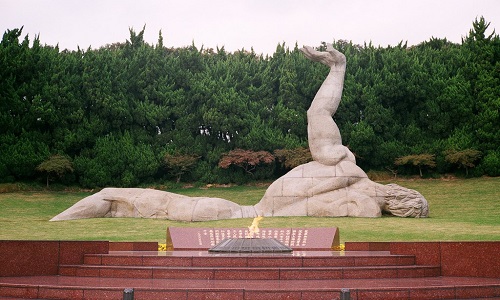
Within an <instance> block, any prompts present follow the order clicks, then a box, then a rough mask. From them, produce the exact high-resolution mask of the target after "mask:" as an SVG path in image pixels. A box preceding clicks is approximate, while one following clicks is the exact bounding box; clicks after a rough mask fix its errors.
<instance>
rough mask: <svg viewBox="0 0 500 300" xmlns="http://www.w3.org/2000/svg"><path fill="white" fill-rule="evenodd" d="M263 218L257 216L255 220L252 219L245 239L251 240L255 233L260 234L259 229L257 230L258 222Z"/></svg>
mask: <svg viewBox="0 0 500 300" xmlns="http://www.w3.org/2000/svg"><path fill="white" fill-rule="evenodd" d="M262 219H263V218H262V217H261V216H257V218H254V219H253V222H252V225H250V226H248V234H247V238H249V239H251V238H253V236H254V235H255V234H257V233H259V232H260V229H259V222H260V220H262Z"/></svg>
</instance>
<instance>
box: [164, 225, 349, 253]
mask: <svg viewBox="0 0 500 300" xmlns="http://www.w3.org/2000/svg"><path fill="white" fill-rule="evenodd" d="M249 233H250V232H249V229H248V228H246V227H242V228H190V227H168V228H167V239H166V244H167V250H208V249H210V248H212V247H214V246H216V245H217V244H219V243H220V242H222V241H223V240H224V239H228V238H240V239H241V238H246V237H248V236H249ZM253 238H261V239H276V240H277V241H279V242H280V243H282V244H283V245H285V246H287V247H290V248H292V249H293V250H303V251H304V250H335V249H337V247H339V246H340V238H339V229H338V228H336V227H317V228H260V231H259V232H257V233H254V235H253Z"/></svg>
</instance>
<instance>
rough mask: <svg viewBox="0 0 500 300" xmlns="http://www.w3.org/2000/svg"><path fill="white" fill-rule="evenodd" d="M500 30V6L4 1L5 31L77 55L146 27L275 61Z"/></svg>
mask: <svg viewBox="0 0 500 300" xmlns="http://www.w3.org/2000/svg"><path fill="white" fill-rule="evenodd" d="M480 16H483V17H484V18H485V19H486V21H488V22H490V23H491V25H490V32H491V31H492V30H493V29H497V30H496V32H497V33H499V31H500V0H366V1H365V0H343V1H340V0H300V1H299V0H286V1H285V0H199V1H198V0H196V1H195V0H140V1H139V0H78V1H77V0H0V30H1V31H2V34H3V33H4V32H5V31H6V30H7V29H14V28H20V27H21V26H24V29H23V35H22V37H24V36H25V35H26V34H29V37H30V40H31V41H32V40H33V38H34V36H35V35H38V34H39V35H40V40H41V43H42V44H48V45H54V46H55V45H56V44H59V48H60V49H61V50H63V49H70V50H75V49H77V46H80V48H83V49H87V48H88V47H89V46H91V47H92V48H94V49H95V48H99V47H101V46H104V45H106V44H112V43H116V42H125V41H126V40H127V39H129V37H130V34H129V28H133V29H134V30H135V31H136V32H139V31H140V30H142V28H143V26H144V25H146V30H145V35H144V36H145V40H146V42H148V43H150V44H156V42H157V41H158V33H159V31H160V30H161V31H162V35H163V38H164V45H165V46H166V47H184V46H189V45H191V44H192V43H193V42H194V44H195V45H196V46H197V47H198V48H200V47H201V46H202V45H203V46H204V47H205V48H215V47H217V46H218V47H222V46H224V47H225V49H226V51H230V52H233V51H236V50H240V49H243V48H244V49H246V50H250V48H251V47H253V49H254V50H255V52H256V53H263V54H273V53H274V50H275V49H276V46H277V44H278V43H282V42H285V43H286V45H288V46H290V47H291V48H293V47H294V45H295V43H298V45H299V46H302V45H311V46H318V45H319V44H320V43H321V42H322V41H325V42H331V41H333V40H339V39H343V40H350V41H352V42H353V43H356V44H363V43H364V42H367V43H368V42H370V41H371V42H372V43H373V44H374V45H375V46H378V45H380V46H382V47H386V46H387V45H397V44H398V43H399V42H400V41H403V42H405V41H407V42H408V44H409V45H415V44H418V43H420V42H423V41H426V40H429V39H430V38H431V37H437V38H447V39H448V40H450V41H452V42H456V43H460V42H461V38H462V37H464V36H465V35H466V34H467V33H468V32H469V30H470V29H471V28H472V22H473V21H474V20H475V19H476V17H480Z"/></svg>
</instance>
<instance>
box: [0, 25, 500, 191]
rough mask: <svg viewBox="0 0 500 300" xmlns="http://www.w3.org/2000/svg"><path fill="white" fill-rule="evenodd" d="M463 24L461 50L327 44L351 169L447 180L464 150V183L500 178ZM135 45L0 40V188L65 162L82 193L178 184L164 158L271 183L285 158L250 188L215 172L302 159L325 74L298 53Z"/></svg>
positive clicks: (475, 36)
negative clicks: (261, 155)
mask: <svg viewBox="0 0 500 300" xmlns="http://www.w3.org/2000/svg"><path fill="white" fill-rule="evenodd" d="M472 25H473V27H472V29H471V30H470V32H469V33H468V34H467V35H466V36H465V37H464V38H463V41H462V43H461V44H454V43H451V42H449V41H447V40H446V39H437V38H432V39H430V40H429V41H425V42H422V43H421V44H419V45H417V46H413V47H408V46H407V45H405V44H403V43H401V44H400V45H398V46H396V47H388V48H381V47H373V46H372V45H371V44H368V45H363V46H360V45H354V44H352V43H349V42H345V41H336V42H334V46H335V47H336V48H338V49H339V50H341V51H342V52H344V53H345V55H346V57H347V73H346V79H345V89H344V94H343V100H342V102H341V104H340V107H339V110H338V112H337V114H336V115H335V120H336V122H337V124H338V126H339V128H340V131H341V133H342V137H343V140H344V144H345V145H347V146H348V147H349V148H350V149H351V150H352V151H353V152H354V153H355V154H356V156H357V159H358V164H359V165H360V166H361V167H362V168H364V169H365V170H368V169H373V170H376V169H384V168H388V169H389V168H396V167H395V165H394V162H395V160H396V159H397V158H398V157H403V156H408V155H420V154H430V155H434V156H435V159H436V168H434V169H433V172H437V173H446V172H455V171H457V170H458V169H459V168H460V167H464V166H469V165H464V164H462V163H456V162H455V163H454V162H449V161H447V160H446V159H445V156H446V154H445V153H450V151H455V152H459V151H465V150H471V149H472V150H475V151H479V153H481V157H480V158H478V161H476V162H475V167H474V168H473V169H471V170H468V171H469V172H470V173H472V174H473V175H476V176H477V175H482V174H486V175H492V176H498V175H500V115H499V109H500V39H499V36H498V35H497V34H495V32H494V31H493V33H491V34H488V33H487V32H489V31H491V30H490V29H488V26H489V23H488V22H486V21H485V20H484V19H483V18H480V19H477V20H475V21H474V22H473V24H472ZM143 34H144V29H143V30H142V31H140V32H139V33H136V32H135V31H134V30H132V29H131V30H130V40H127V41H126V42H124V43H117V44H112V45H107V46H105V47H102V48H100V49H90V48H89V49H87V50H82V49H78V51H68V50H64V51H60V50H59V48H58V47H57V46H56V47H52V46H47V45H41V43H40V39H39V37H38V36H37V37H35V38H34V40H33V41H30V40H29V37H28V36H26V37H24V39H22V38H21V35H22V28H21V29H13V30H7V31H6V32H5V33H4V35H3V38H2V41H1V43H0V128H1V131H0V153H1V155H0V181H3V182H9V181H18V180H32V179H35V178H38V176H40V173H39V172H37V171H36V168H37V166H39V165H40V164H41V163H42V162H44V161H46V160H48V159H50V157H52V156H53V155H62V156H64V157H68V158H69V159H70V160H71V161H72V162H73V167H74V172H73V173H68V174H66V175H65V176H63V177H66V178H65V179H64V180H65V182H67V183H72V182H77V183H79V184H81V185H82V186H85V187H95V186H108V185H114V186H136V185H141V184H148V183H155V182H162V181H166V180H176V179H180V173H179V172H177V171H176V172H172V170H173V169H172V168H174V167H173V166H174V164H172V163H170V169H169V167H168V166H167V167H166V166H165V163H166V161H165V159H166V155H169V154H170V155H190V156H191V157H196V160H195V161H193V164H194V165H191V164H189V168H185V169H182V172H181V173H182V179H183V180H189V181H200V182H220V183H224V182H231V181H233V182H241V181H244V180H248V178H256V179H272V178H275V177H276V176H278V175H280V174H282V172H284V170H286V167H285V164H284V162H283V160H282V159H277V160H275V162H274V163H273V164H272V167H271V166H270V165H266V164H264V165H263V166H260V168H256V170H255V172H253V175H254V176H253V177H249V176H246V174H245V172H240V173H238V171H235V169H234V168H227V169H224V168H221V167H219V161H220V159H221V158H222V157H223V155H224V154H226V153H229V151H231V150H234V149H245V150H251V151H267V152H269V153H275V151H276V150H280V149H285V150H293V149H297V148H301V149H303V148H304V147H307V126H306V123H307V120H306V110H307V108H308V107H309V104H310V103H311V101H312V99H313V98H314V95H315V93H316V91H317V90H318V88H319V86H320V85H321V83H322V82H323V80H324V78H325V76H326V74H327V73H328V69H327V68H326V67H325V66H322V65H320V64H317V63H311V62H310V61H308V60H307V59H306V58H305V57H303V55H302V54H301V53H300V51H299V49H298V47H297V45H295V47H294V48H293V49H292V50H290V48H288V47H287V46H285V44H279V45H277V48H276V51H275V53H274V54H273V55H272V56H265V57H264V56H262V55H257V54H256V53H254V51H253V50H252V51H245V50H241V51H237V52H234V53H228V52H226V51H225V50H224V48H220V49H203V48H202V49H197V48H196V47H195V46H194V45H192V46H190V47H185V48H167V47H165V46H164V45H163V37H162V35H161V32H160V34H159V38H158V42H157V44H156V45H150V44H148V43H145V42H144V39H143ZM324 46H325V45H324V44H322V45H321V46H320V48H324ZM170 161H171V160H170ZM398 168H403V169H402V170H401V172H415V170H414V168H410V167H408V169H407V170H405V169H404V168H405V166H400V167H398ZM169 170H170V171H169ZM462 171H463V170H462ZM238 176H239V177H238ZM243 178H245V179H243Z"/></svg>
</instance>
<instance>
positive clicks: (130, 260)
mask: <svg viewBox="0 0 500 300" xmlns="http://www.w3.org/2000/svg"><path fill="white" fill-rule="evenodd" d="M303 254H304V253H298V254H292V255H287V254H281V255H272V254H268V255H266V254H260V255H244V254H240V255H238V254H236V255H231V254H226V255H224V254H209V253H207V252H194V253H193V252H187V251H183V252H181V253H176V252H166V253H162V252H144V253H137V252H135V253H133V254H132V253H128V252H115V253H112V254H86V255H85V257H84V264H86V265H106V266H169V267H225V266H233V267H360V266H387V265H391V266H406V265H413V264H415V257H414V256H413V255H391V254H388V253H387V254H386V253H385V252H380V253H378V254H376V255H375V254H372V255H367V254H365V255H359V254H357V253H349V254H346V253H343V254H344V255H343V256H339V254H342V253H341V252H329V251H320V252H307V255H304V256H303Z"/></svg>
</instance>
